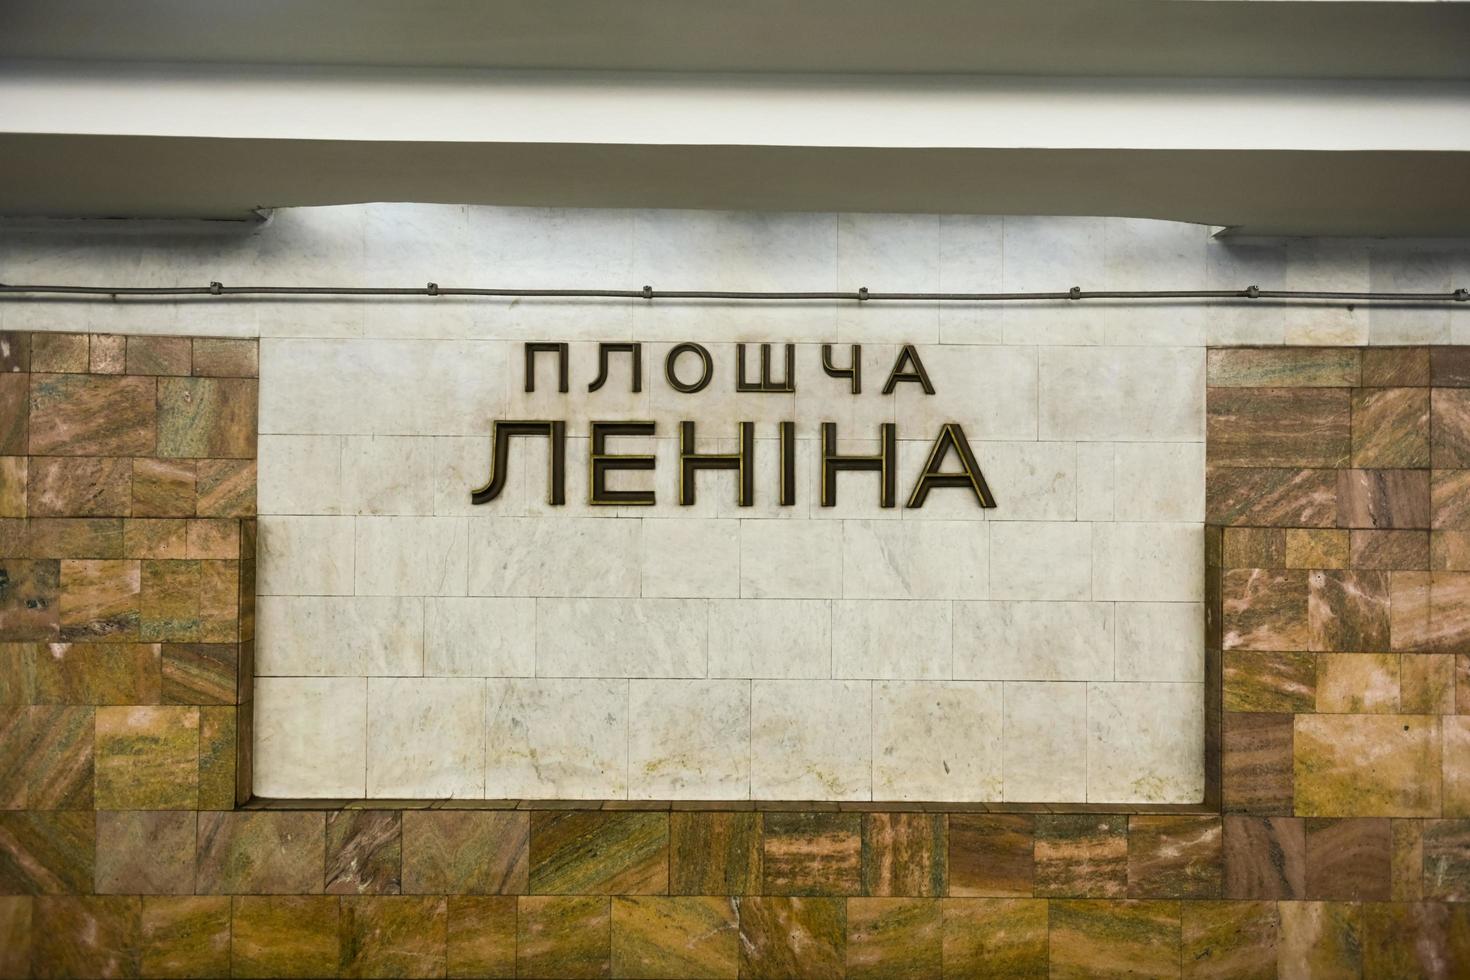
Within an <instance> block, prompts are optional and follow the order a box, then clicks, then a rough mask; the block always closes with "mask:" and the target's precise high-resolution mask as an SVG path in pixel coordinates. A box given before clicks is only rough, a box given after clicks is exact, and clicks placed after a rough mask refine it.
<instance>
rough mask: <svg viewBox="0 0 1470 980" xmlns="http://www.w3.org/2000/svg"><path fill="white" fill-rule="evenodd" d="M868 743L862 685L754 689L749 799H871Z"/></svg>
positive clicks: (867, 696) (867, 704) (868, 690)
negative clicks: (750, 797)
mask: <svg viewBox="0 0 1470 980" xmlns="http://www.w3.org/2000/svg"><path fill="white" fill-rule="evenodd" d="M872 739H873V726H872V685H871V684H869V683H868V682H866V681H752V682H751V701H750V772H751V796H752V797H753V798H754V799H757V800H839V801H840V800H848V801H855V800H867V799H871V798H872V783H873V778H872V777H873V773H872V760H873V755H872Z"/></svg>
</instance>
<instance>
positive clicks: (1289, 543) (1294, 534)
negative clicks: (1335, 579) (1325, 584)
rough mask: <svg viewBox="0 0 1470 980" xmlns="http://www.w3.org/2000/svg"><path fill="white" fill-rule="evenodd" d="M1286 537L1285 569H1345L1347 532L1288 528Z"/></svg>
mask: <svg viewBox="0 0 1470 980" xmlns="http://www.w3.org/2000/svg"><path fill="white" fill-rule="evenodd" d="M1285 537H1286V567H1287V568H1347V567H1348V551H1349V544H1350V541H1349V538H1348V532H1347V531H1339V530H1335V529H1332V528H1307V527H1289V528H1287V529H1286V531H1285Z"/></svg>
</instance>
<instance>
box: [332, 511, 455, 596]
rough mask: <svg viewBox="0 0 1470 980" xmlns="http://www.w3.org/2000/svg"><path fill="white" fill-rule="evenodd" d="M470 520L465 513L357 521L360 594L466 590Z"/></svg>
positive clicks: (357, 585) (437, 593)
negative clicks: (463, 514)
mask: <svg viewBox="0 0 1470 980" xmlns="http://www.w3.org/2000/svg"><path fill="white" fill-rule="evenodd" d="M468 547H469V541H468V533H467V525H466V522H465V520H464V518H460V517H360V518H358V519H357V520H356V536H355V549H356V562H355V569H356V574H355V591H356V593H357V594H358V595H381V596H408V595H430V596H445V595H447V596H453V595H464V594H465V585H466V568H467V550H468Z"/></svg>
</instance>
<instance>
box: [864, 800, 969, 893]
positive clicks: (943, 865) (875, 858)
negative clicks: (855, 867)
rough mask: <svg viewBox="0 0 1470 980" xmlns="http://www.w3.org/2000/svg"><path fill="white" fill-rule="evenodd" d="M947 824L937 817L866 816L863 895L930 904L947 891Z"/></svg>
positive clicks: (946, 820) (944, 819)
mask: <svg viewBox="0 0 1470 980" xmlns="http://www.w3.org/2000/svg"><path fill="white" fill-rule="evenodd" d="M948 850H949V835H948V818H947V817H946V816H945V815H944V814H941V813H865V814H863V820H862V879H863V894H864V895H874V896H881V897H925V898H935V897H938V896H941V895H944V894H945V893H946V892H947V890H948V880H947V870H948V869H947V863H948V862H947V859H946V855H947V852H948Z"/></svg>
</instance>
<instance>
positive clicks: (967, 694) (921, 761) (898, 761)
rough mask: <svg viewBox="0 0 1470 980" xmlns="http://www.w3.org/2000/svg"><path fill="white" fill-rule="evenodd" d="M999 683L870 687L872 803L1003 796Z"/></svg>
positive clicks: (905, 683) (895, 683) (903, 683)
mask: <svg viewBox="0 0 1470 980" xmlns="http://www.w3.org/2000/svg"><path fill="white" fill-rule="evenodd" d="M1001 732H1002V710H1001V685H1000V684H997V683H963V682H939V683H932V682H917V681H914V682H910V681H884V682H882V683H878V684H874V685H873V798H874V799H879V800H959V801H980V800H996V799H999V798H1000V794H1001V782H1002V780H1001V772H1002V766H1001Z"/></svg>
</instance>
